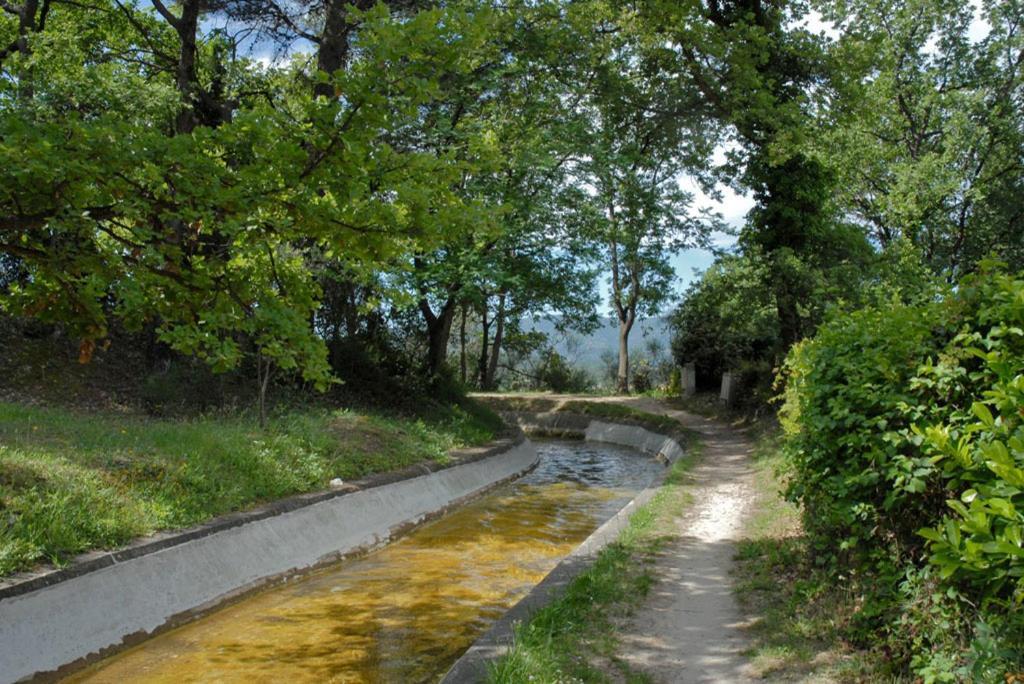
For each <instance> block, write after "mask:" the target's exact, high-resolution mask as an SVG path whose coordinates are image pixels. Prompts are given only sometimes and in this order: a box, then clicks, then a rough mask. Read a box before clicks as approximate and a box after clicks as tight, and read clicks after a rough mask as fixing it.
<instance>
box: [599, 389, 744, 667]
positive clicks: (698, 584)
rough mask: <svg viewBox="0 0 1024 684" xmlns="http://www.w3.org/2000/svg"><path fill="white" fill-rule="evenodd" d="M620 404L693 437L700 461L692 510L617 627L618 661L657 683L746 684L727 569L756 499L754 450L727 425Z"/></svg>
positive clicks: (645, 404)
mask: <svg viewBox="0 0 1024 684" xmlns="http://www.w3.org/2000/svg"><path fill="white" fill-rule="evenodd" d="M622 402H623V403H627V404H629V405H631V406H634V407H635V408H639V409H642V410H644V411H649V412H652V413H661V414H663V415H667V416H670V417H672V418H674V419H676V420H678V421H679V422H680V423H681V424H682V425H683V426H685V427H686V428H688V429H691V430H694V431H696V432H697V433H699V435H700V439H701V441H702V443H703V455H702V458H701V463H700V465H698V466H697V467H696V468H694V469H693V470H692V471H691V476H692V485H691V492H692V495H693V504H692V505H691V506H689V507H688V508H687V509H686V510H685V511H684V512H683V513H682V514H681V515H680V517H678V518H677V519H676V520H674V521H672V523H671V524H672V526H673V527H674V528H675V529H674V530H672V532H674V535H673V536H676V535H678V536H677V538H676V539H675V541H673V542H672V543H670V544H668V545H666V547H665V548H663V549H662V552H661V553H659V555H658V556H657V557H656V558H655V560H654V570H653V574H654V577H655V584H654V585H653V586H652V588H651V591H650V594H648V596H647V597H646V598H645V599H644V601H643V602H642V603H641V605H640V606H639V607H638V608H637V609H636V611H635V612H634V613H633V614H632V616H631V617H630V618H628V619H627V620H626V621H625V622H624V623H623V624H621V625H619V630H618V631H619V642H620V652H619V653H618V654H617V656H618V657H619V658H620V659H621V660H622V661H623V662H624V663H625V664H627V665H628V666H629V668H630V669H631V670H634V671H637V672H640V673H643V674H645V675H647V676H648V677H649V678H650V679H652V680H653V681H655V682H660V683H668V682H685V683H686V684H691V683H694V682H738V681H746V680H747V679H748V678H749V676H748V672H747V661H746V658H745V657H744V656H743V655H742V652H743V650H744V648H745V647H746V640H745V638H744V636H743V631H742V627H743V624H742V623H743V619H744V618H743V616H742V614H741V612H740V609H739V607H738V605H737V603H736V600H735V598H734V596H733V588H732V581H731V578H730V571H731V570H732V566H733V562H734V556H735V552H736V548H735V543H736V542H737V541H738V540H739V538H740V537H741V535H742V532H743V523H744V519H745V516H746V515H747V514H748V512H749V511H748V507H749V503H750V502H751V500H752V499H753V496H754V488H753V470H752V469H751V467H750V451H751V449H752V445H751V443H750V442H749V441H748V440H747V439H746V437H745V436H744V435H743V434H742V433H740V432H739V431H737V430H735V429H733V428H731V427H729V426H727V425H723V424H721V423H717V422H715V421H712V420H708V419H706V418H701V417H699V416H695V415H693V414H690V413H686V412H683V411H676V410H672V409H670V408H667V407H666V406H664V405H663V404H661V403H660V402H657V401H655V400H652V399H646V398H637V399H624V400H622Z"/></svg>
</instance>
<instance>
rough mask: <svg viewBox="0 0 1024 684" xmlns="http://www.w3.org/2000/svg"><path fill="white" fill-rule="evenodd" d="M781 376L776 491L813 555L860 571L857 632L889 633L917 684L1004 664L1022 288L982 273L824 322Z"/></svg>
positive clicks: (1020, 495)
mask: <svg viewBox="0 0 1024 684" xmlns="http://www.w3.org/2000/svg"><path fill="white" fill-rule="evenodd" d="M786 373H787V380H788V383H787V389H786V403H785V407H784V409H783V412H782V418H783V424H784V427H785V429H786V432H787V440H786V457H787V462H788V468H789V475H790V481H789V485H788V490H787V493H788V495H789V497H790V498H791V499H792V500H794V501H796V502H798V503H800V504H801V506H802V508H803V513H804V521H805V527H806V530H807V532H808V535H809V537H810V540H811V542H812V546H813V548H814V550H815V553H816V560H817V562H818V563H819V564H821V565H823V566H825V567H827V568H830V569H831V570H832V571H833V572H835V573H836V574H842V575H845V576H849V577H853V578H854V579H857V578H861V579H864V578H869V579H868V580H867V581H866V582H865V585H866V586H870V587H871V594H872V595H871V597H870V600H869V601H867V602H866V604H865V605H866V606H867V607H866V609H865V614H864V616H863V620H862V621H861V623H860V624H859V628H860V629H861V630H862V633H863V634H874V633H877V631H878V630H879V629H884V628H885V627H886V626H888V627H889V628H891V629H892V632H891V633H892V634H893V644H894V649H893V653H894V655H895V656H896V657H897V658H901V659H903V660H904V661H905V662H908V663H911V664H912V665H913V668H914V669H915V670H916V671H917V673H918V674H919V675H920V676H922V677H924V678H925V680H926V681H942V680H944V679H945V675H943V676H939V675H938V674H936V673H938V672H948V673H952V672H953V671H954V670H957V671H959V672H961V674H963V676H964V677H967V678H970V677H971V676H973V675H971V674H970V673H971V672H985V671H987V670H986V669H985V668H987V667H993V665H992V663H993V662H996V661H998V662H1000V663H1004V664H1006V663H1012V662H1013V661H1014V660H1015V659H1017V660H1019V659H1020V657H1021V656H1020V654H1021V647H1022V646H1024V636H1022V635H1024V620H1022V618H1021V612H1022V603H1024V545H1022V536H1024V427H1022V418H1024V279H1022V278H1021V276H1011V275H1008V274H1006V273H1003V272H1001V271H999V270H998V269H996V268H995V267H993V266H991V265H989V266H987V267H986V269H985V270H983V271H982V272H981V273H980V274H978V275H976V276H972V277H970V278H967V279H965V280H964V281H962V282H961V283H960V284H959V285H958V286H957V287H956V288H955V289H954V290H951V291H949V292H946V293H936V294H935V296H933V297H931V298H930V299H928V300H922V303H918V304H912V305H908V304H902V303H897V302H893V303H891V304H888V305H878V306H873V307H869V308H866V309H862V310H860V311H856V312H854V313H852V314H848V315H845V316H842V317H835V318H833V319H832V320H830V321H828V322H827V323H826V324H824V325H823V326H822V327H821V328H820V329H819V331H818V334H817V335H816V336H815V337H814V338H813V339H812V340H809V341H806V342H804V343H802V344H800V345H798V346H797V347H796V348H794V350H793V352H792V353H791V354H790V357H789V359H788V361H787V365H786ZM932 569H934V572H932ZM922 573H923V574H922ZM923 576H924V577H927V578H928V579H927V581H925V580H922V579H920V578H921V577H923ZM907 578H915V579H914V581H909V580H908V579H907ZM932 593H937V594H938V595H940V596H941V597H943V598H942V600H941V601H938V600H930V599H929V600H924V599H922V596H926V597H927V596H931V594H932ZM940 605H941V610H942V611H943V615H944V616H945V617H944V618H943V620H944V621H945V622H947V623H949V625H950V626H949V628H948V629H943V630H939V632H941V633H943V634H945V636H943V637H942V638H939V636H938V634H939V632H936V631H935V630H934V629H933V627H934V623H935V616H934V611H935V610H939V608H937V607H936V606H940ZM922 606H928V608H927V609H925V608H922ZM907 621H910V622H911V623H912V624H910V625H909V626H908V625H907V624H906V623H907ZM897 626H898V627H899V628H898V629H897ZM908 632H909V633H910V634H913V635H914V638H913V639H911V640H909V641H908V640H907V639H906V635H907V634H908ZM955 633H962V634H964V635H965V636H964V638H963V639H961V640H957V639H955V638H954V639H951V638H950V637H949V635H950V634H955ZM901 635H902V636H901ZM929 635H931V636H929ZM986 639H988V641H987V642H986V641H985V640H986ZM951 643H959V644H960V646H959V647H954V646H951V645H950V644H951ZM986 643H988V644H989V646H986V645H985V644H986ZM908 644H910V645H909V646H908ZM991 644H996V645H997V647H992V646H991ZM1007 648H1008V649H1009V651H1007V650H1006V649H1007ZM958 649H959V650H958ZM1008 652H1009V653H1011V654H1013V653H1016V656H1014V657H1011V656H1008V655H1007V653H1008ZM993 659H995V660H993ZM954 665H955V667H954ZM1008 666H1009V665H1007V667H1008ZM965 668H966V669H965ZM997 669H998V668H997ZM950 676H952V675H950ZM958 676H959V675H958Z"/></svg>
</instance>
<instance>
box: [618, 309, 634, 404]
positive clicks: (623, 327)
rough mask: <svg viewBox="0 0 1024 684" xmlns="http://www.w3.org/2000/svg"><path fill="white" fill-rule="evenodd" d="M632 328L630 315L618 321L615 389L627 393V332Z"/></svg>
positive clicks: (620, 392)
mask: <svg viewBox="0 0 1024 684" xmlns="http://www.w3.org/2000/svg"><path fill="white" fill-rule="evenodd" d="M632 328H633V321H632V315H630V317H629V318H628V319H627V320H625V321H619V372H618V377H617V386H616V391H618V393H619V394H629V332H630V330H632Z"/></svg>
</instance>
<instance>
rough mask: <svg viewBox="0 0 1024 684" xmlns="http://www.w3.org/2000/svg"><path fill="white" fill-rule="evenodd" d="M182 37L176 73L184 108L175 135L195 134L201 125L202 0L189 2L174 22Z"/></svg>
mask: <svg viewBox="0 0 1024 684" xmlns="http://www.w3.org/2000/svg"><path fill="white" fill-rule="evenodd" d="M172 26H173V27H174V30H175V32H176V33H177V34H178V40H179V42H180V46H179V48H178V65H177V69H176V70H175V74H174V84H175V86H176V87H177V89H178V94H179V95H181V100H182V109H181V111H180V112H178V116H177V118H176V119H175V123H174V132H175V133H179V134H184V133H191V132H192V131H193V130H194V129H195V127H196V124H197V122H198V117H197V116H196V105H197V104H198V103H199V93H198V81H199V77H198V74H197V72H196V53H197V47H196V32H197V31H198V30H199V0H185V1H184V2H182V3H181V16H180V17H179V18H178V20H177V22H176V23H172Z"/></svg>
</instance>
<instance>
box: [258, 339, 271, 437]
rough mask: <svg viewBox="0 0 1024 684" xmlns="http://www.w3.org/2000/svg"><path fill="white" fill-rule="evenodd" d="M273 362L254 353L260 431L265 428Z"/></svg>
mask: <svg viewBox="0 0 1024 684" xmlns="http://www.w3.org/2000/svg"><path fill="white" fill-rule="evenodd" d="M272 363H273V362H272V361H271V360H270V359H264V357H263V352H262V351H257V352H256V385H257V390H258V392H259V413H260V416H259V420H260V429H262V428H265V427H267V387H268V385H269V384H270V372H271V370H272V366H271V364H272Z"/></svg>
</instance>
